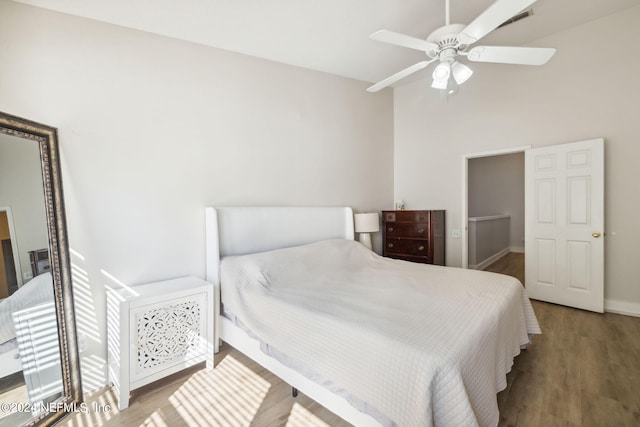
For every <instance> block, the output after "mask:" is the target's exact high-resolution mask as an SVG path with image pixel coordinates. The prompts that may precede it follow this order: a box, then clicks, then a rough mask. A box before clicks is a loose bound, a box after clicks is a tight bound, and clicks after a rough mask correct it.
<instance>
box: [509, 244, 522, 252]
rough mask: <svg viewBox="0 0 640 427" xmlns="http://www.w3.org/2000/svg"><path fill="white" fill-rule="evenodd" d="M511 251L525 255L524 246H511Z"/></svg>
mask: <svg viewBox="0 0 640 427" xmlns="http://www.w3.org/2000/svg"><path fill="white" fill-rule="evenodd" d="M509 251H511V252H515V253H517V254H523V253H524V246H511V247H510V248H509Z"/></svg>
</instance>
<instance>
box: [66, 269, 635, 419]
mask: <svg viewBox="0 0 640 427" xmlns="http://www.w3.org/2000/svg"><path fill="white" fill-rule="evenodd" d="M522 265H524V263H522ZM492 267H494V266H492ZM512 267H513V266H511V267H509V266H506V267H503V269H504V270H505V272H506V270H509V269H510V268H512ZM495 268H496V269H497V268H498V267H495ZM516 270H517V268H513V271H511V273H512V274H517V272H516ZM532 303H533V306H534V309H535V312H536V315H537V317H538V320H539V322H540V326H541V328H542V331H543V333H542V335H537V336H535V337H534V342H533V345H531V346H529V348H528V350H525V351H523V352H522V353H521V354H520V356H518V357H517V358H516V359H515V361H514V366H513V367H512V369H511V372H510V373H509V374H508V375H507V388H506V389H505V390H503V391H502V392H500V393H498V396H497V398H498V406H499V408H500V424H499V426H502V427H506V426H589V427H590V426H594V427H595V426H616V427H618V426H621V427H624V426H630V427H631V426H638V425H640V363H639V362H640V318H635V317H628V316H622V315H617V314H609V313H606V314H597V313H590V312H586V311H581V310H576V309H571V308H567V307H562V306H558V305H553V304H547V303H543V302H537V301H533V302H532ZM87 401H88V403H89V408H90V410H89V412H87V413H86V414H82V413H75V414H73V415H71V416H70V417H68V418H66V419H65V420H64V421H63V422H62V423H61V424H60V425H63V426H69V427H93V426H121V425H124V426H154V427H163V426H167V427H168V426H171V427H173V426H265V427H266V426H269V427H271V426H274V427H277V426H290V427H302V426H304V427H307V426H311V427H313V426H337V427H341V426H348V425H349V424H347V423H346V422H344V421H343V420H341V419H340V418H338V417H337V416H335V415H334V414H332V413H331V412H329V411H328V410H326V409H324V408H323V407H322V406H320V405H318V404H317V403H315V402H313V401H312V400H310V399H309V398H307V397H306V396H304V395H303V394H302V393H300V394H299V395H298V397H296V398H292V397H291V389H290V388H289V386H288V385H287V384H285V383H283V382H282V381H281V380H279V379H278V378H277V377H275V376H274V375H273V374H271V373H270V372H268V371H266V370H265V369H263V368H262V367H260V366H259V365H257V364H256V363H254V362H253V361H251V360H250V359H248V358H247V357H245V356H244V355H242V354H241V353H239V352H238V351H236V350H235V349H233V348H231V347H229V346H227V345H223V347H222V350H221V352H220V353H219V354H217V355H216V368H215V369H214V370H213V371H206V370H205V369H202V368H201V367H197V368H195V369H191V370H189V371H185V372H183V373H180V374H176V375H174V376H172V377H170V378H168V379H165V380H163V381H160V382H158V383H155V384H152V385H150V386H148V387H146V388H144V389H140V390H137V391H135V392H134V394H133V395H132V400H131V406H130V408H129V409H127V410H126V411H122V412H120V411H118V410H117V405H116V401H115V395H114V393H113V391H112V389H110V388H108V387H105V388H103V389H100V390H98V391H96V392H94V393H91V394H89V395H87ZM94 404H96V405H98V406H97V407H98V408H100V407H102V408H104V405H106V404H110V405H111V410H110V412H103V413H98V412H96V411H95V410H94V409H93V405H94Z"/></svg>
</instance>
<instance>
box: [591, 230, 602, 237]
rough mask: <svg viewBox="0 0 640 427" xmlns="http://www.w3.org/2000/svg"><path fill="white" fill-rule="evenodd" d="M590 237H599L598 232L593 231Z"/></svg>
mask: <svg viewBox="0 0 640 427" xmlns="http://www.w3.org/2000/svg"><path fill="white" fill-rule="evenodd" d="M591 235H592V236H593V237H595V238H598V237H600V232H599V231H594V232H593V233H591Z"/></svg>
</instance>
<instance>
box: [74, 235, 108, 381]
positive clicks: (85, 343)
mask: <svg viewBox="0 0 640 427" xmlns="http://www.w3.org/2000/svg"><path fill="white" fill-rule="evenodd" d="M69 252H70V254H71V280H72V284H73V298H74V305H75V313H76V325H77V328H78V349H79V351H80V367H81V371H82V386H83V388H84V390H85V391H91V390H95V389H97V388H100V387H102V386H104V385H105V384H106V383H107V376H106V372H107V370H106V368H107V361H106V360H105V359H104V358H102V357H99V356H98V355H96V353H98V354H100V352H101V350H100V349H101V348H102V347H103V341H104V339H103V338H102V337H101V335H100V329H99V327H98V319H97V318H96V313H97V310H96V306H95V302H94V299H93V296H92V294H91V280H90V279H89V274H88V273H87V270H86V268H85V265H86V261H85V258H84V256H83V255H82V254H80V253H78V252H77V251H75V250H74V249H73V248H71V249H70V250H69Z"/></svg>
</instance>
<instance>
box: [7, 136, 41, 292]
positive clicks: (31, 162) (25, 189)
mask: <svg viewBox="0 0 640 427" xmlns="http://www.w3.org/2000/svg"><path fill="white" fill-rule="evenodd" d="M0 207H9V208H11V216H12V217H13V225H14V227H15V236H13V237H14V238H15V239H16V244H17V248H18V253H17V254H15V253H14V254H13V256H14V257H18V258H19V259H20V268H21V269H22V273H27V272H30V271H31V261H30V259H29V251H34V250H38V249H44V248H48V247H49V240H48V233H47V217H46V211H45V208H44V190H43V187H42V169H41V167H40V150H39V147H38V143H37V142H36V141H30V140H26V139H21V138H18V137H16V136H12V135H6V134H0ZM25 282H26V281H25ZM19 283H22V282H19Z"/></svg>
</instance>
